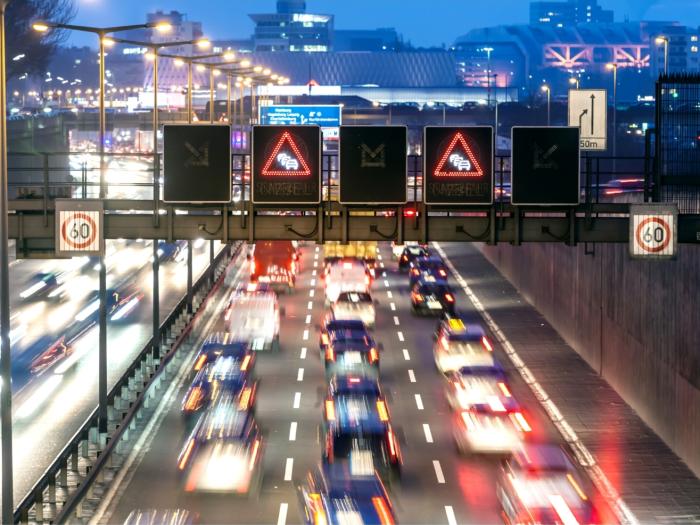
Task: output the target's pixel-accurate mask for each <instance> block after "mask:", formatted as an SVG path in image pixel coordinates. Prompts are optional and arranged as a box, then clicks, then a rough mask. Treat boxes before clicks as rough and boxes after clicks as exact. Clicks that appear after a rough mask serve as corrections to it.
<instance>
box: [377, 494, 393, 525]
mask: <svg viewBox="0 0 700 525" xmlns="http://www.w3.org/2000/svg"><path fill="white" fill-rule="evenodd" d="M372 505H374V510H375V511H376V512H377V516H379V523H380V525H394V518H392V516H391V512H390V511H389V506H388V505H387V503H386V501H385V500H384V498H382V497H380V496H375V497H373V498H372Z"/></svg>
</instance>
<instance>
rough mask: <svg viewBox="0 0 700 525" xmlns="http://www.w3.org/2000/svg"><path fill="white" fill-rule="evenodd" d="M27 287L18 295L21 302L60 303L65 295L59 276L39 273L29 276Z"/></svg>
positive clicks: (52, 273) (50, 273) (51, 273)
mask: <svg viewBox="0 0 700 525" xmlns="http://www.w3.org/2000/svg"><path fill="white" fill-rule="evenodd" d="M26 286H27V287H26V288H25V289H24V290H22V291H21V292H20V294H19V296H20V298H21V299H22V300H23V301H45V300H49V301H60V300H61V299H63V298H64V297H65V295H66V289H65V285H64V284H63V282H62V280H61V279H60V276H59V274H57V273H54V272H39V273H36V274H34V275H33V276H31V277H30V278H29V280H28V282H27V285H26Z"/></svg>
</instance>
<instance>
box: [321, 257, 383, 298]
mask: <svg viewBox="0 0 700 525" xmlns="http://www.w3.org/2000/svg"><path fill="white" fill-rule="evenodd" d="M324 282H325V285H326V300H327V301H328V302H329V303H330V304H333V303H335V302H336V300H337V299H338V296H340V294H341V293H343V292H362V293H369V289H370V287H371V285H372V278H371V276H370V274H369V271H368V270H367V267H366V266H365V264H364V263H363V262H362V261H354V260H351V261H347V260H340V261H336V262H334V263H331V264H329V265H328V266H327V268H326V272H325V275H324Z"/></svg>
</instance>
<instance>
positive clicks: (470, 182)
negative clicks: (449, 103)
mask: <svg viewBox="0 0 700 525" xmlns="http://www.w3.org/2000/svg"><path fill="white" fill-rule="evenodd" d="M423 162H424V166H423V189H424V191H423V195H424V200H425V203H426V204H447V205H449V204H491V203H492V202H493V128H492V127H490V126H473V127H451V126H427V127H426V128H425V132H424V142H423Z"/></svg>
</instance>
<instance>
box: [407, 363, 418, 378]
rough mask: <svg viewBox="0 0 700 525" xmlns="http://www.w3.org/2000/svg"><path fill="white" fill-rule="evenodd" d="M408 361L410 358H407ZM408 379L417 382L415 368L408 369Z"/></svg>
mask: <svg viewBox="0 0 700 525" xmlns="http://www.w3.org/2000/svg"><path fill="white" fill-rule="evenodd" d="M407 361H408V360H407ZM408 380H409V381H410V382H411V383H415V382H416V374H414V373H413V370H409V371H408Z"/></svg>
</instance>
